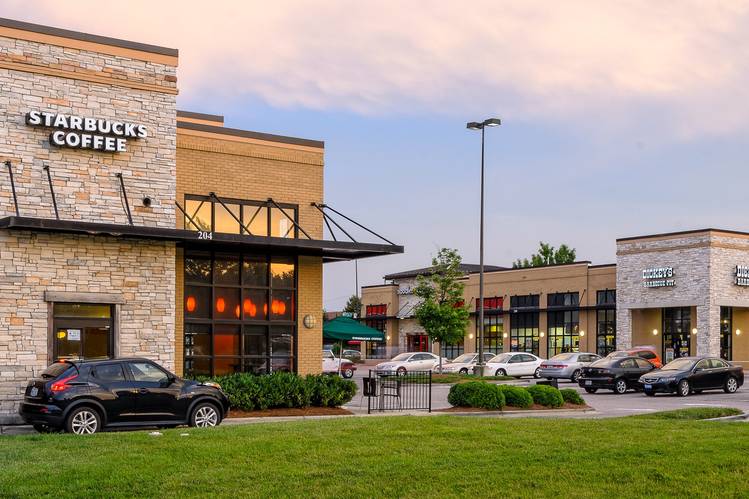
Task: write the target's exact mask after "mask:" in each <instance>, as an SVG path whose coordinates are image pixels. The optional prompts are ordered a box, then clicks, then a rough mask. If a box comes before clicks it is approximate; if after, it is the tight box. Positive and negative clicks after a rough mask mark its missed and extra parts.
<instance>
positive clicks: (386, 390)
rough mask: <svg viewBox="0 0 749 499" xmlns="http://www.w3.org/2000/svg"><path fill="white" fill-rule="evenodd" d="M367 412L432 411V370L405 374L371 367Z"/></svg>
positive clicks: (366, 380)
mask: <svg viewBox="0 0 749 499" xmlns="http://www.w3.org/2000/svg"><path fill="white" fill-rule="evenodd" d="M363 394H364V396H365V397H367V414H371V413H372V411H381V412H382V411H429V412H432V371H411V372H406V373H403V374H397V373H393V372H392V371H376V370H370V371H369V377H368V378H364V386H363Z"/></svg>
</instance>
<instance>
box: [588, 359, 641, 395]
mask: <svg viewBox="0 0 749 499" xmlns="http://www.w3.org/2000/svg"><path fill="white" fill-rule="evenodd" d="M653 369H655V366H654V365H653V364H651V363H650V362H648V361H647V360H645V359H643V358H640V357H624V358H621V357H606V358H605V359H601V360H597V361H596V362H593V363H592V364H590V365H589V366H587V367H583V370H582V375H581V376H580V379H579V380H578V383H579V384H580V386H581V387H582V388H584V389H585V391H586V392H588V393H596V392H597V391H598V390H599V389H604V390H613V392H614V393H618V394H622V393H625V392H626V391H627V390H628V389H634V390H639V389H641V388H642V385H640V382H639V379H640V376H642V375H643V374H645V373H648V372H650V371H652V370H653Z"/></svg>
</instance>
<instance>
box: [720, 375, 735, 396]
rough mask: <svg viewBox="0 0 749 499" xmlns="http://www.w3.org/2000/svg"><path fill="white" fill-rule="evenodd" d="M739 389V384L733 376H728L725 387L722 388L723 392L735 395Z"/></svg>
mask: <svg viewBox="0 0 749 499" xmlns="http://www.w3.org/2000/svg"><path fill="white" fill-rule="evenodd" d="M738 389H739V382H738V380H737V379H736V378H734V377H733V376H730V377H729V378H728V379H727V380H726V385H725V386H724V387H723V391H724V392H726V393H736V390H738Z"/></svg>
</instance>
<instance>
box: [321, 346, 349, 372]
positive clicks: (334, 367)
mask: <svg viewBox="0 0 749 499" xmlns="http://www.w3.org/2000/svg"><path fill="white" fill-rule="evenodd" d="M354 371H356V365H355V364H354V363H353V362H351V361H350V360H348V359H340V358H338V357H336V356H335V354H334V353H333V351H332V350H323V351H322V372H323V373H325V374H338V373H341V376H343V377H344V378H346V379H348V378H351V377H352V376H353V375H354Z"/></svg>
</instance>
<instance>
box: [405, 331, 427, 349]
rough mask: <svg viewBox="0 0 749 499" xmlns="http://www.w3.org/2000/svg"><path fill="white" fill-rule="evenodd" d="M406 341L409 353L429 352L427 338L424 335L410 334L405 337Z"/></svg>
mask: <svg viewBox="0 0 749 499" xmlns="http://www.w3.org/2000/svg"><path fill="white" fill-rule="evenodd" d="M407 340H408V341H407V346H408V351H409V352H428V351H429V336H427V335H425V334H412V335H409V336H408V337H407Z"/></svg>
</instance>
